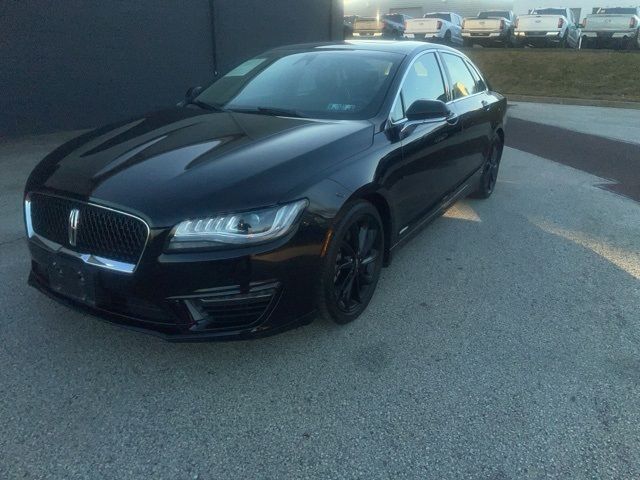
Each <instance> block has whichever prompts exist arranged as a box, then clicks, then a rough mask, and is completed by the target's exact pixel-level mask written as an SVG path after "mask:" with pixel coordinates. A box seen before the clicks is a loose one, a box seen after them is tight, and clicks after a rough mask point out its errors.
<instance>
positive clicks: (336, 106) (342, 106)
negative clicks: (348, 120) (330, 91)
mask: <svg viewBox="0 0 640 480" xmlns="http://www.w3.org/2000/svg"><path fill="white" fill-rule="evenodd" d="M355 109H356V106H355V105H349V104H347V103H330V104H329V105H328V106H327V110H329V111H331V112H353V111H354V110H355Z"/></svg>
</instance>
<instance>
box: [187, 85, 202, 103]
mask: <svg viewBox="0 0 640 480" xmlns="http://www.w3.org/2000/svg"><path fill="white" fill-rule="evenodd" d="M201 92H202V87H200V86H198V87H190V88H189V90H187V93H185V94H184V103H185V104H189V103H191V102H192V101H193V99H194V98H196V97H197V96H198V95H200V93H201Z"/></svg>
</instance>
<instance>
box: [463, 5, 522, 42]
mask: <svg viewBox="0 0 640 480" xmlns="http://www.w3.org/2000/svg"><path fill="white" fill-rule="evenodd" d="M514 26H515V15H514V14H513V12H511V11H507V10H485V11H483V12H480V13H479V14H478V16H477V17H475V18H465V19H464V21H463V22H462V39H463V41H464V45H465V46H466V47H471V46H473V45H474V44H478V45H482V46H483V47H488V46H489V45H503V46H505V47H510V46H512V45H513V43H514V40H515V39H514V35H513V29H514Z"/></svg>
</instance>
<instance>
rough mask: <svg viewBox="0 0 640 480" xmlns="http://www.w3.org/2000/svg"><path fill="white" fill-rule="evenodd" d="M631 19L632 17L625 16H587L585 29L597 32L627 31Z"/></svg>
mask: <svg viewBox="0 0 640 480" xmlns="http://www.w3.org/2000/svg"><path fill="white" fill-rule="evenodd" d="M632 18H633V15H625V14H609V15H602V14H594V15H587V25H586V27H585V29H586V30H599V31H607V30H611V31H614V30H615V31H618V30H629V28H630V26H629V25H630V24H631V19H632Z"/></svg>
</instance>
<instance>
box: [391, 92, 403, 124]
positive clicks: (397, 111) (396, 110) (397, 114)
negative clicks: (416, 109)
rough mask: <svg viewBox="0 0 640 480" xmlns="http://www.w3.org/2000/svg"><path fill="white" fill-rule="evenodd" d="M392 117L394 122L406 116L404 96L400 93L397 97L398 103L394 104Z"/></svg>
mask: <svg viewBox="0 0 640 480" xmlns="http://www.w3.org/2000/svg"><path fill="white" fill-rule="evenodd" d="M390 117H391V121H392V122H397V121H399V120H402V119H403V118H404V108H402V97H401V96H400V95H398V98H396V103H395V105H394V106H393V110H392V111H391V116H390Z"/></svg>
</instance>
